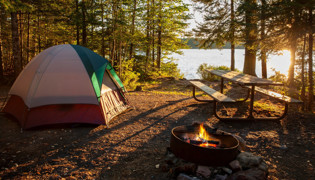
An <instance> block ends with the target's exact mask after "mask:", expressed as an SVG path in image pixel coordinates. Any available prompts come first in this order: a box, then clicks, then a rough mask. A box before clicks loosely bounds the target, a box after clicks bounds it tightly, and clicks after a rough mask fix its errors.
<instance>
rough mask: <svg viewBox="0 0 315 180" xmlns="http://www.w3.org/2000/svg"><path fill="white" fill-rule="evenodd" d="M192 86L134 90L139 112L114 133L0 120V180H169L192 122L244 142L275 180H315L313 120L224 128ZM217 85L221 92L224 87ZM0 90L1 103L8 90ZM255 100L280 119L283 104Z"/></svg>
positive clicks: (115, 125)
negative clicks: (180, 133) (169, 151)
mask: <svg viewBox="0 0 315 180" xmlns="http://www.w3.org/2000/svg"><path fill="white" fill-rule="evenodd" d="M204 83H206V82H204ZM189 84H190V83H189V82H188V81H186V80H174V79H172V78H164V79H160V80H159V83H156V84H155V85H151V86H150V87H149V88H147V89H145V88H144V91H141V92H140V91H138V92H130V93H129V94H127V98H128V99H129V101H130V103H131V105H132V106H133V107H134V109H133V110H131V111H127V112H125V113H123V114H121V115H119V116H117V117H115V119H114V120H113V121H112V123H111V127H110V128H107V127H106V126H104V125H100V126H82V125H81V126H76V127H74V126H70V127H62V128H60V127H59V128H45V129H43V128H41V129H36V130H27V131H23V132H21V129H20V126H19V125H18V123H17V122H16V121H13V120H12V119H10V118H8V117H6V116H4V114H0V129H1V130H0V131H1V135H0V153H1V158H0V179H21V178H30V179H49V178H51V179H61V178H66V179H76V178H78V179H94V178H96V179H118V178H122V179H126V178H129V179H169V178H168V177H167V173H165V172H162V171H161V167H159V166H157V165H160V164H162V163H163V161H164V159H163V158H164V153H165V151H166V147H168V146H169V140H170V131H171V129H172V128H174V127H175V126H179V125H188V124H191V123H192V122H194V121H201V122H206V123H207V124H209V125H212V126H215V127H218V128H219V129H221V130H224V131H227V132H230V133H235V134H237V135H239V136H241V137H242V138H244V139H245V141H246V143H247V145H248V148H249V151H250V152H252V153H254V154H256V155H260V156H262V157H263V159H264V160H265V161H266V162H267V164H268V166H269V177H270V179H314V178H315V177H314V173H313V172H314V166H315V159H314V157H315V146H314V144H315V142H314V139H315V122H314V119H315V116H314V115H312V114H302V113H299V112H297V111H295V110H294V109H295V108H290V109H289V113H288V116H287V117H286V118H284V119H283V120H281V121H279V122H242V123H240V122H228V123H224V122H220V121H219V120H218V119H216V118H215V117H214V115H213V112H212V105H211V104H209V103H202V102H196V101H195V100H194V99H193V97H192V95H191V87H190V86H189ZM211 85H212V88H214V89H217V90H218V89H219V86H220V83H219V82H215V83H212V84H211ZM226 86H227V87H226V92H227V94H228V95H229V96H231V97H233V96H238V95H239V96H241V94H242V93H246V92H241V89H240V91H239V94H236V93H233V94H229V89H230V88H231V87H230V86H231V85H229V84H226ZM0 88H1V91H0V92H1V93H0V99H1V100H2V101H3V100H4V95H5V94H6V92H7V91H8V88H7V87H0ZM233 88H236V87H233ZM174 91H177V93H174ZM187 92H189V93H187ZM233 92H235V90H233ZM186 94H187V95H186ZM257 97H258V98H259V97H264V99H262V100H260V101H261V102H264V104H266V102H267V104H268V105H269V107H268V108H270V109H269V110H268V111H265V110H262V109H265V108H266V107H264V108H260V107H259V101H258V102H257V104H254V106H255V107H256V108H255V111H257V112H254V113H257V114H260V115H264V116H273V115H278V114H280V112H281V110H280V109H279V107H281V105H280V104H278V102H277V101H273V100H272V99H269V98H268V97H265V96H259V95H257ZM198 98H201V99H202V98H206V97H203V96H202V97H198ZM1 104H2V102H0V105H1ZM247 106H248V103H247V104H246V103H245V105H244V107H243V108H242V107H234V106H226V107H220V108H219V113H221V115H225V114H230V113H236V114H237V113H244V112H240V111H242V110H243V111H245V112H246V109H247ZM258 111H259V112H258ZM156 167H159V168H156Z"/></svg>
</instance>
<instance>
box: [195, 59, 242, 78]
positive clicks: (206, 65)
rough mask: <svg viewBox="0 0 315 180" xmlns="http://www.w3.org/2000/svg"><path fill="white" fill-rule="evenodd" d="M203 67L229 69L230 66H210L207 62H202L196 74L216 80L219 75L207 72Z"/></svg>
mask: <svg viewBox="0 0 315 180" xmlns="http://www.w3.org/2000/svg"><path fill="white" fill-rule="evenodd" d="M205 69H216V70H230V68H229V67H227V66H212V65H208V64H207V63H203V64H201V65H200V66H199V68H198V69H197V74H198V75H199V76H200V78H201V79H203V80H207V81H217V80H220V77H218V76H215V75H213V74H210V73H208V72H207V71H205ZM237 71H238V70H237Z"/></svg>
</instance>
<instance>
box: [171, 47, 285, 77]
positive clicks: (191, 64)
mask: <svg viewBox="0 0 315 180" xmlns="http://www.w3.org/2000/svg"><path fill="white" fill-rule="evenodd" d="M182 52H183V54H182V55H179V54H173V55H172V56H171V57H173V58H175V59H177V60H176V61H175V63H177V64H178V68H179V69H180V71H181V73H182V74H184V77H185V78H186V79H200V77H199V75H198V74H197V69H198V67H199V66H200V65H201V64H203V63H207V64H209V65H214V66H221V65H224V66H228V67H230V64H231V60H230V59H231V50H230V49H222V50H219V49H182ZM244 54H245V49H236V50H235V68H237V69H239V70H241V71H243V66H244ZM289 65H290V51H287V50H284V51H283V54H282V55H269V57H268V61H267V75H268V77H270V76H272V75H274V74H275V72H274V71H273V70H272V68H274V69H275V70H276V71H280V73H282V74H285V75H287V73H288V69H289ZM256 74H257V76H258V77H261V61H260V60H257V62H256Z"/></svg>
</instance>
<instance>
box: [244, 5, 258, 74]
mask: <svg viewBox="0 0 315 180" xmlns="http://www.w3.org/2000/svg"><path fill="white" fill-rule="evenodd" d="M245 3H248V4H249V6H251V8H246V10H245V21H246V22H245V23H246V27H245V36H246V37H245V38H246V39H245V60H244V69H243V73H245V74H250V75H253V76H256V51H257V50H256V49H257V47H256V41H257V20H256V17H255V16H256V12H255V10H254V9H256V8H255V7H254V6H256V5H257V2H256V0H246V2H245Z"/></svg>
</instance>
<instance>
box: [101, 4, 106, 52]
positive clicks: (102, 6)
mask: <svg viewBox="0 0 315 180" xmlns="http://www.w3.org/2000/svg"><path fill="white" fill-rule="evenodd" d="M101 13H102V14H101V19H102V37H101V38H102V45H101V53H102V56H103V57H105V39H104V38H105V37H104V36H105V34H104V3H103V0H102V1H101Z"/></svg>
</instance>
